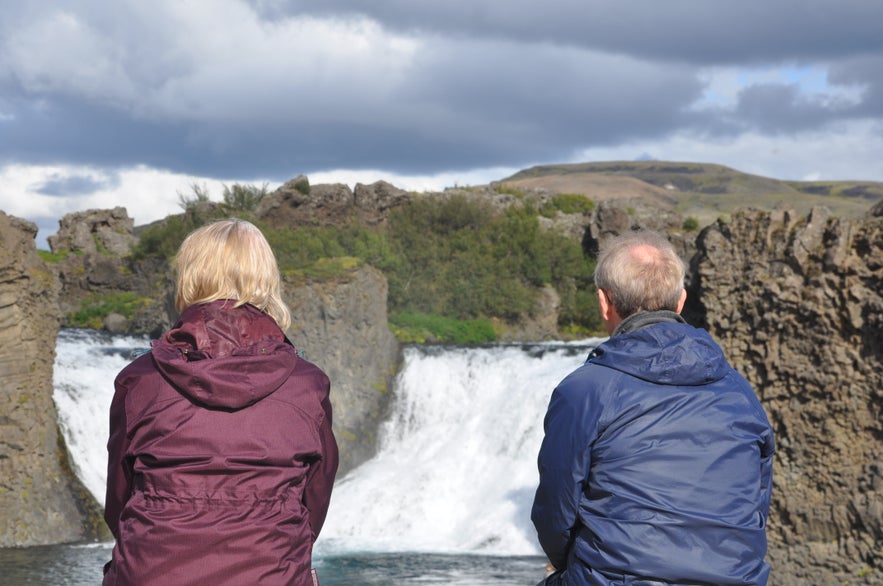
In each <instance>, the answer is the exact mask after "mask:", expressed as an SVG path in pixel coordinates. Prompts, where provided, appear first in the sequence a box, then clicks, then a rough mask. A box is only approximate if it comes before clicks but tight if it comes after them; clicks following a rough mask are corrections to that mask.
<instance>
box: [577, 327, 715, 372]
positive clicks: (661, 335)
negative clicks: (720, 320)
mask: <svg viewBox="0 0 883 586" xmlns="http://www.w3.org/2000/svg"><path fill="white" fill-rule="evenodd" d="M588 362H591V363H593V364H599V365H602V366H606V367H608V368H612V369H614V370H618V371H621V372H624V373H626V374H628V375H631V376H634V377H637V378H639V379H642V380H646V381H650V382H653V383H656V384H661V385H681V386H695V385H705V384H708V383H711V382H714V381H717V380H720V379H722V378H723V377H724V376H726V374H727V373H728V372H729V366H728V364H727V361H726V359H725V358H724V355H723V352H722V351H721V349H720V346H718V345H717V343H715V341H714V340H713V339H712V338H711V335H709V333H708V332H706V331H705V330H702V329H698V328H694V327H693V326H690V325H688V324H685V323H677V322H674V321H671V322H660V323H654V324H652V325H648V326H645V327H642V328H640V329H636V330H633V331H630V332H627V333H623V334H619V335H616V336H613V337H612V338H610V339H609V340H607V341H606V342H604V343H603V344H601V345H600V346H598V347H597V348H595V350H594V351H592V353H591V354H590V355H589V359H588Z"/></svg>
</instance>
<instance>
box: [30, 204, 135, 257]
mask: <svg viewBox="0 0 883 586" xmlns="http://www.w3.org/2000/svg"><path fill="white" fill-rule="evenodd" d="M58 224H59V228H58V233H57V234H55V235H53V236H50V237H49V238H47V240H48V242H49V247H50V248H51V249H52V252H83V253H90V252H91V253H96V252H103V253H106V254H109V255H116V256H125V255H127V254H129V251H130V250H131V248H132V245H133V244H134V243H135V236H134V235H133V230H134V221H133V220H132V218H130V217H129V213H128V212H127V211H126V208H123V207H116V208H113V209H112V210H86V211H85V212H76V213H73V214H67V215H66V216H64V217H63V218H62V219H61V220H60V221H59V223H58Z"/></svg>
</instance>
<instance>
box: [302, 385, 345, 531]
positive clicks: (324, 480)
mask: <svg viewBox="0 0 883 586" xmlns="http://www.w3.org/2000/svg"><path fill="white" fill-rule="evenodd" d="M329 388H330V383H328V381H327V379H326V384H325V390H324V393H323V396H322V402H321V404H322V411H323V417H322V421H321V422H320V423H319V440H320V442H321V444H322V454H321V456H320V457H319V459H318V460H317V461H315V462H313V464H312V465H311V467H310V471H309V474H308V476H307V481H306V487H305V488H304V496H303V499H304V506H305V507H306V508H307V510H308V511H309V514H310V517H309V518H310V530H311V532H312V536H313V541H316V538H317V537H318V536H319V532H320V531H321V530H322V525H323V524H324V523H325V516H326V515H327V514H328V505H329V504H330V502H331V489H332V488H333V486H334V476H335V474H337V464H338V459H339V456H338V450H337V440H335V439H334V433H333V432H332V430H331V420H332V418H331V399H330V396H329Z"/></svg>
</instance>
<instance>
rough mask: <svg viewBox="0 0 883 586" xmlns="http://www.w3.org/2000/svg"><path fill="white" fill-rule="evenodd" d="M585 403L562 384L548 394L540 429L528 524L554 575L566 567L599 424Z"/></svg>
mask: <svg viewBox="0 0 883 586" xmlns="http://www.w3.org/2000/svg"><path fill="white" fill-rule="evenodd" d="M589 398H590V396H589V394H588V393H587V389H586V388H584V386H583V385H582V384H579V382H578V380H576V379H574V378H572V377H570V378H569V379H565V381H564V382H562V383H561V385H559V386H558V388H556V389H555V391H554V392H553V393H552V398H551V400H550V402H549V408H548V410H547V412H546V417H545V420H544V424H543V427H544V429H545V437H544V438H543V443H542V446H541V447H540V454H539V458H538V467H539V473H540V482H539V486H538V488H537V492H536V496H535V497H534V502H533V508H532V509H531V520H532V521H533V524H534V527H536V530H537V537H538V539H539V542H540V546H541V547H542V548H543V551H544V552H545V553H546V555H547V556H548V557H549V561H550V562H551V563H552V565H553V566H555V568H556V569H558V570H563V569H564V568H565V567H566V566H567V554H568V551H569V549H570V546H571V543H572V541H573V538H574V537H575V534H574V532H575V530H576V528H577V526H578V518H579V506H580V499H581V496H582V493H583V490H584V485H585V482H586V480H587V478H588V474H589V468H590V467H591V447H592V442H593V441H594V438H595V435H596V433H597V428H598V424H597V413H594V412H593V411H594V409H593V408H592V406H591V405H590V402H589Z"/></svg>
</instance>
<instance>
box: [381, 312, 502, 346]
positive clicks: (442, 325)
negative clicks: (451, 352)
mask: <svg viewBox="0 0 883 586" xmlns="http://www.w3.org/2000/svg"><path fill="white" fill-rule="evenodd" d="M390 325H391V326H392V331H393V334H395V336H396V338H397V339H398V340H399V341H400V342H403V343H406V344H407V343H416V344H425V343H426V342H441V343H444V344H484V343H488V342H493V341H494V340H496V338H497V336H496V333H495V332H494V326H493V324H492V323H491V322H490V320H486V319H472V320H457V319H452V318H449V317H443V316H440V315H435V314H426V313H411V312H403V313H399V314H396V315H394V316H393V317H392V319H391V320H390Z"/></svg>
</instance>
